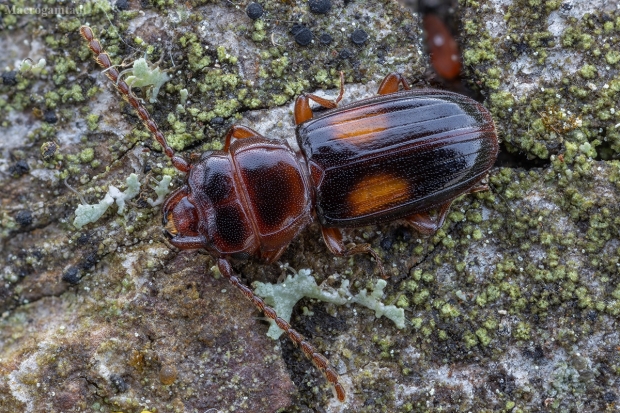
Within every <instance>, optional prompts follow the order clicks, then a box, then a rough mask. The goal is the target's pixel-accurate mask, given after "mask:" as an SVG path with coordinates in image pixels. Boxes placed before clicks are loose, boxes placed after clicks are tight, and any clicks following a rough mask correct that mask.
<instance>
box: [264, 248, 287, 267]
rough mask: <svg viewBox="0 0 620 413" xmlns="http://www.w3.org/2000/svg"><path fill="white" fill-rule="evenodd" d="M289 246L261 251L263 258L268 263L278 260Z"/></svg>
mask: <svg viewBox="0 0 620 413" xmlns="http://www.w3.org/2000/svg"><path fill="white" fill-rule="evenodd" d="M287 247H288V245H287V246H284V247H282V248H280V249H279V250H273V251H266V252H261V259H263V260H264V261H265V262H266V263H267V264H273V263H274V262H276V261H278V258H280V256H281V255H282V253H283V252H284V251H285V250H286V248H287Z"/></svg>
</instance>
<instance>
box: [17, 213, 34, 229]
mask: <svg viewBox="0 0 620 413" xmlns="http://www.w3.org/2000/svg"><path fill="white" fill-rule="evenodd" d="M15 221H16V222H17V223H18V224H19V225H20V226H22V227H27V226H28V225H30V224H32V212H30V211H28V210H27V209H25V210H23V211H19V212H18V213H17V214H15Z"/></svg>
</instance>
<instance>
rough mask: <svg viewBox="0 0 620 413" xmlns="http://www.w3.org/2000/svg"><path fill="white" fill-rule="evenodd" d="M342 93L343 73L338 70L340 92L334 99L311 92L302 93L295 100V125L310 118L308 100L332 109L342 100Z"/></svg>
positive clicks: (310, 110)
mask: <svg viewBox="0 0 620 413" xmlns="http://www.w3.org/2000/svg"><path fill="white" fill-rule="evenodd" d="M343 95H344V73H343V72H340V94H338V97H337V98H336V99H335V100H329V99H325V98H322V97H320V96H317V95H313V94H311V93H304V94H303V95H301V96H299V97H298V98H297V100H296V101H295V110H294V114H295V125H299V124H300V123H303V122H305V121H307V120H310V119H312V117H313V114H312V109H311V108H310V101H313V102H316V103H318V104H319V105H321V106H323V107H324V108H327V109H334V108H336V107H338V102H340V101H341V100H342V96H343Z"/></svg>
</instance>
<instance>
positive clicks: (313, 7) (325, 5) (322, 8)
mask: <svg viewBox="0 0 620 413" xmlns="http://www.w3.org/2000/svg"><path fill="white" fill-rule="evenodd" d="M308 7H309V8H310V11H311V12H312V13H316V14H326V13H327V12H328V11H330V10H331V8H332V2H331V1H330V0H310V1H309V2H308Z"/></svg>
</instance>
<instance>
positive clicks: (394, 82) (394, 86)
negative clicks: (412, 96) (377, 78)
mask: <svg viewBox="0 0 620 413" xmlns="http://www.w3.org/2000/svg"><path fill="white" fill-rule="evenodd" d="M399 85H402V86H403V89H405V90H409V89H411V87H410V86H409V83H407V80H406V79H405V78H404V77H403V75H401V74H400V73H390V74H389V75H387V76H386V77H385V79H383V82H381V85H380V86H379V90H378V91H377V94H379V95H389V94H390V93H395V92H398V86H399Z"/></svg>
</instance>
